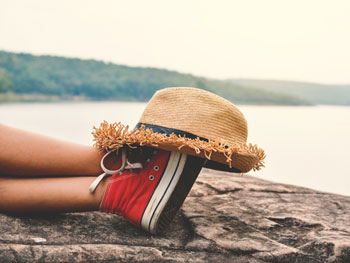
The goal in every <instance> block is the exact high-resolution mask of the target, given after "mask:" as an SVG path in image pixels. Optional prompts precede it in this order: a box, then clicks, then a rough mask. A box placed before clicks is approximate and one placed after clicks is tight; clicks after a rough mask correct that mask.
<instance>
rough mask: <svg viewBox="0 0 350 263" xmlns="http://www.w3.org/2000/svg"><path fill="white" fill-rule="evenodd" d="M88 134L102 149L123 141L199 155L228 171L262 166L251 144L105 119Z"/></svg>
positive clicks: (259, 154) (258, 152)
mask: <svg viewBox="0 0 350 263" xmlns="http://www.w3.org/2000/svg"><path fill="white" fill-rule="evenodd" d="M92 134H93V136H94V141H95V146H96V147H97V148H98V149H100V150H104V151H110V150H118V149H119V148H120V147H122V146H123V145H128V146H130V147H133V146H134V145H140V146H150V147H154V148H159V149H163V150H168V151H178V152H182V153H185V154H189V155H193V156H199V157H202V158H206V159H208V160H210V162H211V164H210V166H211V167H228V168H234V169H233V170H232V171H236V172H242V173H244V172H248V171H250V170H251V169H254V170H259V169H260V168H261V167H263V166H264V158H265V154H264V151H263V150H262V149H260V148H258V147H257V146H256V145H252V144H245V143H234V144H231V145H227V144H224V143H222V142H220V141H218V140H207V141H204V140H201V139H200V138H199V137H197V138H187V137H186V136H181V135H176V134H174V133H172V134H164V133H158V132H154V131H153V130H152V129H151V128H146V127H145V126H144V125H141V126H140V127H139V128H136V129H134V130H132V131H130V130H129V127H128V126H124V125H123V124H121V123H120V122H119V123H112V124H109V123H108V122H106V121H105V122H103V123H101V125H100V127H98V128H96V127H94V131H93V133H92ZM215 163H216V164H218V165H215ZM220 164H223V165H220ZM218 169H220V168H218ZM220 170H221V169H220ZM222 170H227V169H222ZM228 170H229V169H228Z"/></svg>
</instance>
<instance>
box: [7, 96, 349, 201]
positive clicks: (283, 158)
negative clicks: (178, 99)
mask: <svg viewBox="0 0 350 263" xmlns="http://www.w3.org/2000/svg"><path fill="white" fill-rule="evenodd" d="M145 105H146V104H144V103H125V102H81V103H55V104H7V105H0V122H1V123H4V124H8V125H11V126H14V127H18V128H23V129H26V130H31V131H34V132H38V133H42V134H47V135H50V136H55V137H58V138H62V139H66V140H70V141H74V142H78V143H82V144H87V145H91V144H92V136H91V134H90V133H91V130H92V129H91V128H92V126H94V125H98V124H99V123H100V122H101V121H103V120H107V121H109V122H113V121H121V122H123V123H125V124H129V125H130V126H131V127H133V126H134V125H135V124H136V123H137V121H138V118H139V116H140V115H141V113H142V111H143V109H144V107H145ZM240 109H241V110H242V112H243V113H244V115H245V116H246V118H247V120H248V125H249V136H248V141H249V142H253V143H257V144H258V145H259V146H260V147H262V148H264V149H265V151H266V154H267V158H266V168H264V169H263V170H262V171H259V172H256V173H253V172H251V174H253V175H256V176H259V177H260V178H263V179H267V180H272V181H276V182H281V183H288V184H294V185H300V186H305V187H311V188H314V189H318V190H322V191H326V192H333V193H338V194H344V195H350V171H349V164H350V162H349V155H350V154H349V151H350V138H349V136H350V107H335V106H334V107H333V106H315V107H278V106H240Z"/></svg>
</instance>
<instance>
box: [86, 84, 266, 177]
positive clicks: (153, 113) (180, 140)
mask: <svg viewBox="0 0 350 263" xmlns="http://www.w3.org/2000/svg"><path fill="white" fill-rule="evenodd" d="M92 134H93V136H94V141H95V146H96V147H97V148H98V149H100V150H107V151H110V150H118V149H119V148H120V147H122V146H123V145H129V146H130V147H133V145H140V146H151V147H155V148H160V149H163V150H168V151H178V152H182V153H186V154H189V155H194V156H200V157H202V158H206V159H208V160H209V161H208V162H207V163H206V165H205V166H206V167H208V168H212V169H217V170H226V171H232V172H248V171H249V170H251V169H254V170H259V169H260V168H261V167H263V166H264V164H263V160H264V158H265V154H264V151H263V150H262V149H260V148H258V147H257V146H256V145H252V144H247V143H246V142H247V135H248V129H247V122H246V120H245V118H244V116H243V114H242V113H241V112H240V111H239V109H238V108H237V107H236V106H235V105H233V104H232V103H231V102H229V101H228V100H226V99H224V98H222V97H219V96H217V95H215V94H213V93H210V92H207V91H203V90H200V89H196V88H166V89H162V90H159V91H157V92H156V93H155V94H154V95H153V97H152V98H151V100H150V101H149V102H148V104H147V106H146V108H145V110H144V112H143V114H142V116H141V118H140V120H139V122H138V124H137V125H136V127H135V129H134V130H129V127H128V126H124V125H123V124H121V123H120V122H119V123H113V124H109V123H107V122H106V121H104V122H103V123H101V125H100V127H99V128H96V127H94V131H93V133H92Z"/></svg>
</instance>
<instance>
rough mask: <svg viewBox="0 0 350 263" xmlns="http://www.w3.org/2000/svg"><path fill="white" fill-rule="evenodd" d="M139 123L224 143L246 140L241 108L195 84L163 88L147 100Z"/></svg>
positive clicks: (244, 141)
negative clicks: (193, 85) (192, 86)
mask: <svg viewBox="0 0 350 263" xmlns="http://www.w3.org/2000/svg"><path fill="white" fill-rule="evenodd" d="M139 122H140V123H145V124H151V125H157V126H162V127H166V128H170V129H175V130H181V131H185V132H188V133H191V134H194V135H196V136H199V137H202V138H206V139H209V140H220V141H222V142H224V143H227V144H230V145H231V144H235V143H246V141H247V135H248V128H247V121H246V120H245V118H244V116H243V114H242V113H241V111H240V110H239V109H238V108H237V107H236V106H235V105H233V104H232V103H231V102H229V101H228V100H226V99H224V98H222V97H219V96H217V95H215V94H213V93H210V92H207V91H204V90H200V89H197V88H186V87H181V88H166V89H162V90H159V91H157V92H156V93H155V94H154V95H153V97H152V98H151V100H150V101H149V103H148V104H147V106H146V108H145V110H144V112H143V114H142V116H141V118H140V120H139Z"/></svg>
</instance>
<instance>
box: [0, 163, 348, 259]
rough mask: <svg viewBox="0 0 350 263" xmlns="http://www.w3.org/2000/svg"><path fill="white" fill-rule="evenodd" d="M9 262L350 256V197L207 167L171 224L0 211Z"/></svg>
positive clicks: (1, 241) (0, 254)
mask: <svg viewBox="0 0 350 263" xmlns="http://www.w3.org/2000/svg"><path fill="white" fill-rule="evenodd" d="M0 261H1V262H33V261H38V262H80V261H81V262H96V261H97V262H116V261H118V262H256V263H258V262H350V197H346V196H340V195H334V194H328V193H322V192H317V191H314V190H310V189H306V188H301V187H295V186H290V185H282V184H275V183H271V182H268V181H264V180H261V179H258V178H255V177H250V176H236V175H231V174H227V173H223V172H216V171H215V172H213V171H210V170H205V169H204V170H203V171H202V172H201V174H200V176H199V178H198V179H197V181H196V183H195V186H194V187H193V189H192V191H191V193H190V195H189V197H188V198H187V199H186V201H185V203H184V205H183V207H182V209H181V210H180V212H179V213H178V215H177V216H176V218H175V220H174V223H173V224H171V226H170V227H169V229H168V230H167V231H166V232H165V233H163V234H161V235H159V236H151V235H149V234H147V233H145V232H143V231H142V230H140V229H138V228H136V227H134V226H133V225H131V224H129V223H128V222H126V221H124V220H123V219H122V218H120V217H119V216H114V215H110V214H103V213H99V212H93V213H69V214H56V215H45V216H36V217H14V216H8V215H4V214H0Z"/></svg>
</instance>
